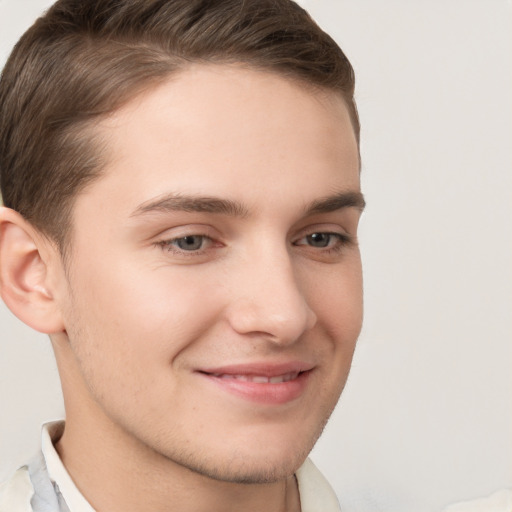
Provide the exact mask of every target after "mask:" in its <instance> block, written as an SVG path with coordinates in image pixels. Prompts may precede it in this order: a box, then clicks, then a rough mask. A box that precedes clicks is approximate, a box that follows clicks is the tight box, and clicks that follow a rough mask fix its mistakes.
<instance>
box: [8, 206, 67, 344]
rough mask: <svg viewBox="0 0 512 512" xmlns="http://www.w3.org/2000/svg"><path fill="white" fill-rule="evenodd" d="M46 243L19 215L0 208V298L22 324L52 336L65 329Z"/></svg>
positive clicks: (49, 252)
mask: <svg viewBox="0 0 512 512" xmlns="http://www.w3.org/2000/svg"><path fill="white" fill-rule="evenodd" d="M48 244H49V243H48V242H47V241H45V240H44V239H43V238H42V237H41V236H40V235H39V236H38V233H37V231H36V230H35V229H34V227H33V226H31V225H30V224H29V223H28V222H27V221H26V220H25V219H24V218H23V217H22V216H21V215H20V214H19V213H17V212H15V211H14V210H11V209H9V208H5V207H0V295H1V296H2V299H3V300H4V302H5V303H6V305H7V307H8V308H9V309H10V310H11V311H12V312H13V313H14V314H15V315H16V316H17V317H18V318H19V319H20V320H21V321H22V322H24V323H25V324H27V325H29V326H30V327H32V328H33V329H35V330H37V331H39V332H43V333H47V334H52V333H56V332H61V331H63V330H64V326H63V324H62V318H61V314H60V311H59V308H58V304H57V302H56V300H55V297H54V290H53V289H52V283H50V282H49V275H48V264H49V261H48V260H49V258H50V257H51V251H48Z"/></svg>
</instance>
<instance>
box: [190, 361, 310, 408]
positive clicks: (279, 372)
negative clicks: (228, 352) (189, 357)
mask: <svg viewBox="0 0 512 512" xmlns="http://www.w3.org/2000/svg"><path fill="white" fill-rule="evenodd" d="M313 369H314V366H313V365H311V364H309V363H305V362H300V361H293V362H287V363H279V364H268V363H252V364H236V365H227V366H220V367H214V368H205V369H199V370H197V371H196V372H197V373H198V374H199V375H201V376H202V377H204V378H206V379H208V381H209V382H211V383H213V384H214V385H216V386H218V387H219V388H221V389H222V390H224V391H225V392H227V393H230V394H232V395H235V396H237V397H239V398H242V399H245V400H248V401H250V402H255V403H260V404H267V405H282V404H286V403H288V402H292V401H293V400H296V399H298V398H299V397H300V396H301V395H302V394H303V393H304V391H305V390H306V387H307V383H308V381H309V377H310V375H311V373H312V371H313Z"/></svg>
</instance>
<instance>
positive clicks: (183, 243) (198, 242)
mask: <svg viewBox="0 0 512 512" xmlns="http://www.w3.org/2000/svg"><path fill="white" fill-rule="evenodd" d="M205 238H206V237H205V236H204V235H188V236H183V237H181V238H175V239H174V240H171V241H170V242H171V243H172V244H173V245H174V246H175V247H178V248H179V249H181V250H183V251H199V250H200V249H202V248H203V244H204V242H205Z"/></svg>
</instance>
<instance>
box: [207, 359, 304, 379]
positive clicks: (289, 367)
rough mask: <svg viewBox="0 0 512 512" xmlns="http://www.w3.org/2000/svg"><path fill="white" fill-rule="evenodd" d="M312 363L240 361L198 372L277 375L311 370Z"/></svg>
mask: <svg viewBox="0 0 512 512" xmlns="http://www.w3.org/2000/svg"><path fill="white" fill-rule="evenodd" d="M313 368H314V365H313V364H311V363H308V362H305V361H289V362H283V363H267V362H255V363H242V364H230V365H224V366H214V367H208V368H198V370H197V371H198V372H201V373H208V374H214V375H261V376H263V377H269V378H270V377H277V376H279V375H285V374H288V373H302V372H306V371H309V370H312V369H313Z"/></svg>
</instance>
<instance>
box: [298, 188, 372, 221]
mask: <svg viewBox="0 0 512 512" xmlns="http://www.w3.org/2000/svg"><path fill="white" fill-rule="evenodd" d="M365 206H366V201H365V200H364V196H363V194H362V193H361V192H359V191H357V192H356V191H349V192H340V193H339V194H335V195H333V196H328V197H324V198H322V199H318V200H316V201H313V202H312V203H311V204H310V205H309V206H307V207H306V214H307V215H313V214H315V213H329V212H335V211H336V210H341V209H342V208H357V209H358V210H360V211H363V210H364V208H365Z"/></svg>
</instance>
